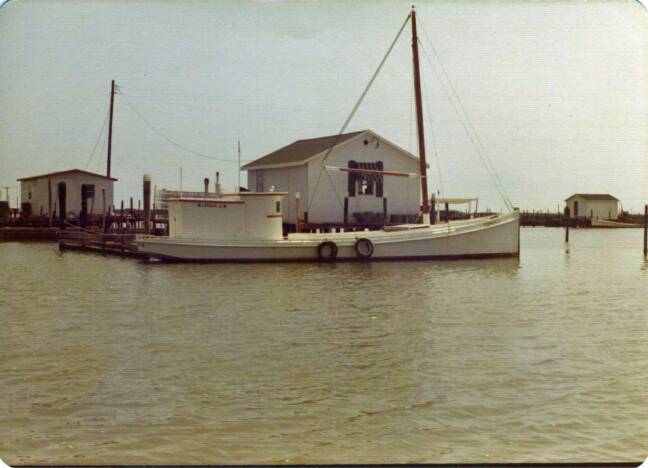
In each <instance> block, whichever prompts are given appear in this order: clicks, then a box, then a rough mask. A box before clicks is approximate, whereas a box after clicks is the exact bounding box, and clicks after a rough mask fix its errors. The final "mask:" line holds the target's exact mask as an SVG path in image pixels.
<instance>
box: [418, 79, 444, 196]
mask: <svg viewBox="0 0 648 468" xmlns="http://www.w3.org/2000/svg"><path fill="white" fill-rule="evenodd" d="M421 84H422V88H423V96H424V99H425V101H426V102H429V101H428V95H427V88H426V87H425V80H424V79H423V77H421ZM430 107H431V106H425V109H426V110H427V114H428V122H429V123H430V139H431V141H432V152H433V153H434V159H435V161H436V166H437V173H438V174H439V187H441V193H442V194H443V195H444V196H445V193H446V191H445V187H444V186H443V176H442V174H441V161H440V158H439V151H438V150H437V144H436V139H435V138H434V125H433V122H432V111H431V110H430Z"/></svg>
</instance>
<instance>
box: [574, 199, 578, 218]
mask: <svg viewBox="0 0 648 468" xmlns="http://www.w3.org/2000/svg"><path fill="white" fill-rule="evenodd" d="M577 216H578V202H577V201H575V202H574V218H575V217H577Z"/></svg>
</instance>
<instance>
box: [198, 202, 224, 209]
mask: <svg viewBox="0 0 648 468" xmlns="http://www.w3.org/2000/svg"><path fill="white" fill-rule="evenodd" d="M198 206H199V207H201V208H227V204H225V203H198Z"/></svg>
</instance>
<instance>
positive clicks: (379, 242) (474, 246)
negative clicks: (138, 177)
mask: <svg viewBox="0 0 648 468" xmlns="http://www.w3.org/2000/svg"><path fill="white" fill-rule="evenodd" d="M519 226H520V222H519V214H518V213H517V212H514V213H510V214H507V215H496V216H490V217H486V218H478V219H472V220H465V221H456V222H450V223H443V224H437V225H433V226H429V227H428V226H424V227H420V226H417V227H416V228H412V227H409V228H408V227H405V228H404V229H403V230H392V231H362V232H337V233H321V234H292V235H289V236H288V238H287V239H282V240H263V241H262V240H259V241H218V240H201V239H174V238H169V237H147V236H143V237H139V238H138V239H136V241H135V242H136V244H137V246H138V251H140V252H142V253H145V254H146V255H148V256H149V257H152V258H157V259H160V260H166V261H176V262H316V261H367V260H372V261H373V260H425V259H438V260H456V259H464V258H490V257H514V256H518V255H519V251H520V250H519ZM359 239H368V240H369V241H370V244H371V246H372V247H373V252H372V254H371V255H370V256H368V257H362V256H361V255H360V254H359V253H358V251H357V247H356V243H357V242H358V240H359ZM325 242H328V243H331V242H332V243H334V244H335V247H336V248H337V255H336V256H335V258H329V256H328V255H324V258H322V255H321V252H319V251H318V247H319V246H320V245H321V244H322V243H325ZM329 252H330V251H329Z"/></svg>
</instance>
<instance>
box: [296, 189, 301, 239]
mask: <svg viewBox="0 0 648 468" xmlns="http://www.w3.org/2000/svg"><path fill="white" fill-rule="evenodd" d="M300 200H301V196H300V193H299V192H295V230H296V231H297V232H301V219H300V218H299V212H300V211H299V210H300V207H299V205H300Z"/></svg>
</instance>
